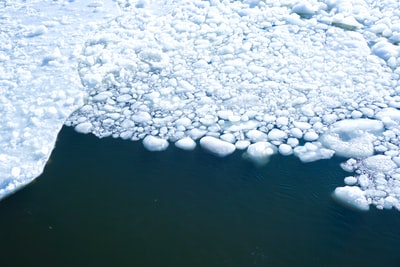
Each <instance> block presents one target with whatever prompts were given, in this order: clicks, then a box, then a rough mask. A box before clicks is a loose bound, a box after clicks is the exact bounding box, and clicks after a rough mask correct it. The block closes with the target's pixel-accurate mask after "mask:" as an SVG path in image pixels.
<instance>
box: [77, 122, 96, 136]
mask: <svg viewBox="0 0 400 267" xmlns="http://www.w3.org/2000/svg"><path fill="white" fill-rule="evenodd" d="M92 128H93V125H92V124H91V123H90V122H82V123H79V124H78V125H76V126H75V131H77V132H78V133H84V134H87V133H90V131H91V130H92Z"/></svg>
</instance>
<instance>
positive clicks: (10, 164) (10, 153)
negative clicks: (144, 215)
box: [0, 0, 400, 210]
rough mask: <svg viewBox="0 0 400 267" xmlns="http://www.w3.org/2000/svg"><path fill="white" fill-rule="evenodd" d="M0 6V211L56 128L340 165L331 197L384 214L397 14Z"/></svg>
mask: <svg viewBox="0 0 400 267" xmlns="http://www.w3.org/2000/svg"><path fill="white" fill-rule="evenodd" d="M0 7H1V8H0V21H1V25H2V28H1V29H0V43H1V46H0V61H1V63H2V64H1V65H0V90H1V92H2V94H1V97H0V112H1V115H2V118H3V123H2V124H1V125H0V131H1V135H0V146H1V147H0V149H1V150H0V177H1V178H0V198H2V197H4V196H6V195H7V194H9V193H12V192H14V191H15V190H16V189H17V188H18V187H20V186H23V185H25V184H27V183H29V182H30V181H31V180H33V179H34V178H35V177H37V176H38V175H40V173H41V172H42V170H43V168H44V166H45V163H46V161H47V160H48V157H49V156H50V153H51V151H52V149H53V148H54V145H55V140H56V136H57V133H58V131H59V130H60V128H61V127H62V125H63V123H65V124H66V125H68V126H73V127H75V129H76V131H78V132H80V133H85V134H88V133H92V134H94V135H96V136H98V137H109V136H111V137H114V138H118V137H119V138H123V139H126V140H143V144H144V146H145V147H146V148H147V149H149V150H152V151H159V150H164V149H167V148H168V144H169V142H173V143H175V146H176V147H178V148H182V149H185V150H192V149H195V147H196V144H197V143H199V144H200V146H201V147H202V148H204V149H205V150H208V151H210V152H211V153H213V154H215V155H217V156H226V155H229V154H231V153H233V152H234V151H236V150H245V151H244V152H243V153H244V157H246V158H249V159H251V160H252V161H254V162H255V163H256V164H265V163H266V162H268V160H269V158H270V157H271V156H272V155H273V154H276V153H280V154H282V155H291V154H294V155H295V156H297V157H299V158H300V160H302V161H303V162H310V161H315V160H320V159H328V158H331V157H332V156H334V155H337V156H341V157H345V158H347V159H348V160H347V161H346V162H345V163H343V164H342V167H343V168H344V169H346V170H347V171H350V172H352V173H353V174H352V175H351V176H348V177H346V178H345V179H344V183H345V184H346V186H344V187H339V188H337V189H336V190H335V191H334V194H335V197H336V198H338V199H340V200H341V201H342V202H344V203H348V204H349V205H351V206H354V207H358V208H360V209H363V210H365V209H367V208H368V207H369V205H370V204H372V205H375V206H376V207H377V208H393V207H394V208H396V209H399V210H400V181H399V180H400V155H399V152H398V151H399V146H400V139H399V134H400V125H399V124H400V111H399V108H400V96H399V91H400V48H399V43H400V19H399V17H400V3H399V2H398V1H389V0H387V1H379V3H378V2H377V1H372V0H357V1H331V0H320V1H317V0H303V1H298V0H293V1H292V0H288V1H283V2H277V1H269V0H267V1H218V0H217V1H199V0H191V1H189V0H179V1H164V0H153V1H151V0H148V1H146V0H143V1H133V0H115V1H112V0H103V1H93V2H87V1H80V0H75V1H50V0H48V1H35V0H31V1H13V2H12V3H6V2H5V3H0ZM238 153H239V152H238Z"/></svg>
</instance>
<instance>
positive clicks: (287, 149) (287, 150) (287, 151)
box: [278, 144, 293, 156]
mask: <svg viewBox="0 0 400 267" xmlns="http://www.w3.org/2000/svg"><path fill="white" fill-rule="evenodd" d="M278 150H279V153H280V154H281V155H283V156H289V155H292V154H293V149H292V147H291V146H289V145H288V144H280V145H279V148H278Z"/></svg>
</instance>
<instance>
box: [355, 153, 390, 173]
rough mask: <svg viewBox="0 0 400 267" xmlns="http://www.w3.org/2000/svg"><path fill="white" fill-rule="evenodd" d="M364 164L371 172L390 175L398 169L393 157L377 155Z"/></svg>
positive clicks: (365, 160)
mask: <svg viewBox="0 0 400 267" xmlns="http://www.w3.org/2000/svg"><path fill="white" fill-rule="evenodd" d="M362 164H363V165H364V166H365V167H366V168H368V170H370V171H374V172H383V173H388V172H390V171H393V170H394V169H396V168H397V165H396V163H394V162H393V160H392V159H391V157H389V156H385V155H375V156H372V157H368V158H366V159H364V160H363V161H362Z"/></svg>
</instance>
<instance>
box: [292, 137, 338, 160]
mask: <svg viewBox="0 0 400 267" xmlns="http://www.w3.org/2000/svg"><path fill="white" fill-rule="evenodd" d="M293 151H294V154H295V156H297V157H299V159H300V160H301V161H302V162H312V161H317V160H320V159H330V158H332V157H333V155H334V154H335V151H333V150H331V149H327V148H324V147H322V145H321V143H320V142H312V143H310V142H307V143H305V144H304V146H297V147H295V148H294V149H293Z"/></svg>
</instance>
